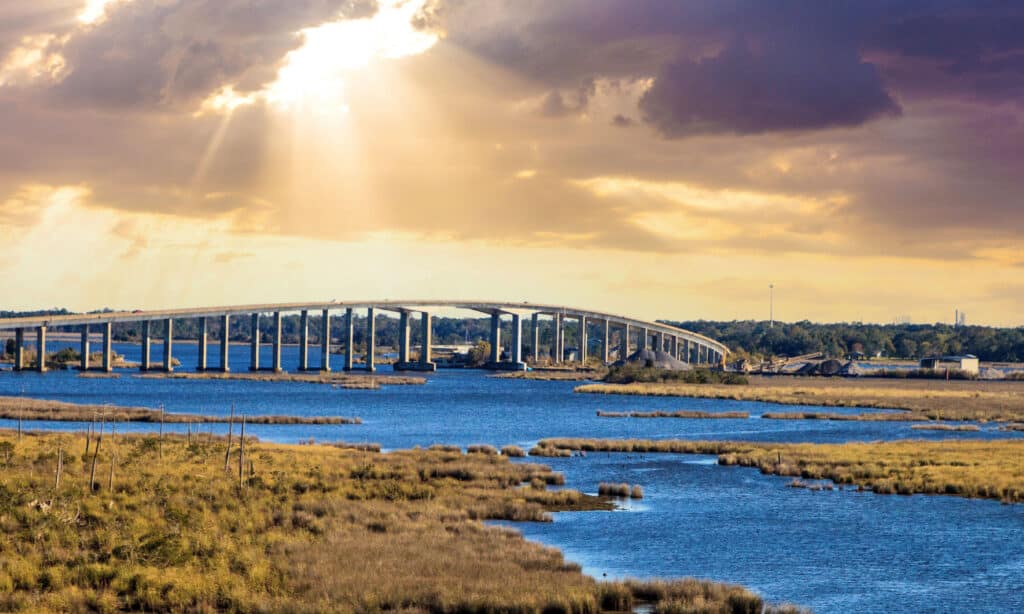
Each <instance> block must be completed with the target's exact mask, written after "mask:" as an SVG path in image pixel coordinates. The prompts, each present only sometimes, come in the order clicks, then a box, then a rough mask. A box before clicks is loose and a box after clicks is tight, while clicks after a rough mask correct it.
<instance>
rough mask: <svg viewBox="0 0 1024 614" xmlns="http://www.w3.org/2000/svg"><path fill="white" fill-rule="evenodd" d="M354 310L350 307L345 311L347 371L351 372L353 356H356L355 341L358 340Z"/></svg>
mask: <svg viewBox="0 0 1024 614" xmlns="http://www.w3.org/2000/svg"><path fill="white" fill-rule="evenodd" d="M353 318H354V316H353V315H352V308H351V307H349V308H348V309H346V310H345V370H346V371H351V370H352V365H353V362H354V361H355V358H353V357H352V356H353V354H355V350H354V348H355V345H356V342H355V339H356V327H355V320H354V319H353Z"/></svg>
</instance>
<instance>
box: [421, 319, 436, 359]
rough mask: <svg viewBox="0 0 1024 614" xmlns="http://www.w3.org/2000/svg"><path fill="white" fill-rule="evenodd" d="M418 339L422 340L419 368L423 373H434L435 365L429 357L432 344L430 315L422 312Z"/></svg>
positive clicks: (432, 335)
mask: <svg viewBox="0 0 1024 614" xmlns="http://www.w3.org/2000/svg"><path fill="white" fill-rule="evenodd" d="M420 326H421V327H422V330H421V331H420V337H422V338H423V349H422V350H421V351H420V368H421V369H422V370H423V371H434V370H436V369H437V365H435V364H434V361H433V360H432V358H433V356H431V350H430V346H431V345H432V344H433V343H434V329H433V326H432V323H431V318H430V314H429V313H427V312H426V311H424V312H423V313H422V314H421V315H420Z"/></svg>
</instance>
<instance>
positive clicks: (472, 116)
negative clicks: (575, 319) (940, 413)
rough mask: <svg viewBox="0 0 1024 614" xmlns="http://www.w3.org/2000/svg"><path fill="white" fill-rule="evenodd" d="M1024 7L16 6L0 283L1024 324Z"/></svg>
mask: <svg viewBox="0 0 1024 614" xmlns="http://www.w3.org/2000/svg"><path fill="white" fill-rule="evenodd" d="M1022 33H1024V5H1021V4H1020V3H1007V2H977V1H973V2H947V1H943V0H928V1H916V0H905V1H900V2H876V1H872V0H864V1H862V2H849V3H832V2H817V1H813V0H808V1H806V2H796V1H786V0H783V1H780V2H761V1H759V0H750V1H736V0H720V1H717V2H706V1H703V0H701V1H691V0H672V1H666V0H559V1H558V2H551V1H550V0H88V1H86V0H34V1H33V2H4V3H2V4H0V237H2V241H3V244H4V249H3V257H2V258H0V289H2V294H3V299H2V301H0V308H2V309H36V308H46V307H55V306H57V307H67V308H69V309H74V310H89V309H98V308H103V307H112V308H125V309H134V308H143V309H145V308H163V307H189V306H202V305H221V304H238V303H265V302H284V301H302V300H311V301H313V300H331V299H336V300H346V299H353V300H364V299H375V298H381V299H383V298H391V299H399V298H404V297H408V298H426V299H431V298H438V299H442V298H448V299H454V298H473V299H476V298H481V299H493V300H509V301H523V300H530V301H534V302H543V303H561V304H567V305H573V306H579V307H586V308H591V309H595V310H603V311H610V312H616V313H624V314H629V315H632V316H635V317H641V318H650V319H654V318H659V319H671V320H687V319H767V317H768V311H769V284H773V285H774V287H775V290H774V297H775V298H774V311H775V317H776V318H777V319H781V320H788V321H796V320H803V319H809V320H815V321H827V322H834V321H870V322H893V321H895V320H900V321H903V320H908V319H909V320H911V321H914V322H936V321H945V322H951V321H952V320H953V317H954V310H956V309H959V310H961V311H963V312H966V313H967V319H968V322H969V323H976V324H992V325H1001V326H1020V325H1024V309H1022V308H1021V307H1022V306H1024V241H1022V234H1024V34H1022Z"/></svg>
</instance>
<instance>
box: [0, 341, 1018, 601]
mask: <svg viewBox="0 0 1024 614" xmlns="http://www.w3.org/2000/svg"><path fill="white" fill-rule="evenodd" d="M69 345H70V344H69ZM59 347H60V344H56V343H51V345H50V349H51V351H52V350H55V349H58V348H59ZM115 350H116V351H117V352H119V353H121V354H125V355H126V357H127V358H128V359H129V360H137V359H138V347H137V346H133V345H120V344H118V345H116V346H115ZM196 350H197V346H195V345H194V344H192V345H190V344H176V345H175V347H174V355H175V357H177V358H179V359H180V360H182V362H183V365H182V367H180V368H179V369H178V370H182V371H184V370H190V369H191V368H192V367H194V366H195V364H196ZM218 351H219V348H218V347H211V348H210V364H211V365H217V364H218V357H217V354H218ZM265 351H266V355H265V356H264V357H263V358H262V359H261V360H262V361H264V364H268V365H269V364H270V363H269V361H270V353H269V352H270V350H269V348H267V349H266V350H265ZM153 352H154V354H153V355H154V358H157V357H160V356H161V355H162V354H161V348H160V347H159V345H155V346H154V348H153ZM283 353H284V357H283V363H284V366H285V368H286V369H294V368H296V367H297V365H298V349H297V348H295V347H287V346H286V347H285V348H284V350H283ZM310 358H311V362H312V363H313V366H317V365H318V364H319V351H311V352H310ZM342 358H343V357H332V362H333V364H334V365H335V366H340V365H341V364H342ZM230 363H231V367H232V370H234V371H243V370H246V369H247V368H248V366H249V348H248V347H247V346H232V348H231V357H230ZM381 372H382V373H387V372H388V368H387V367H382V368H381ZM134 374H135V371H133V370H122V371H120V377H119V378H117V379H91V378H79V377H77V373H75V372H70V371H69V372H52V373H49V374H46V375H45V376H40V375H38V374H34V373H20V374H16V373H11V372H4V373H0V395H18V394H24V395H25V396H28V397H37V398H50V399H58V400H65V401H70V402H78V403H100V404H102V403H112V404H119V405H131V406H144V407H153V408H156V407H160V406H163V407H165V408H166V409H167V410H168V411H172V412H174V411H180V412H197V413H198V412H201V413H208V414H219V415H223V414H226V413H228V412H229V411H230V408H231V405H232V403H234V404H235V405H236V407H237V409H238V410H239V411H241V412H244V413H246V414H249V415H254V414H293V415H342V416H359V417H360V418H362V420H363V424H362V425H331V426H308V425H252V426H251V432H252V433H253V434H254V435H257V436H259V437H261V438H264V439H268V440H274V441H283V442H294V441H298V440H304V439H308V438H310V437H312V438H315V439H316V440H318V441H338V440H344V441H357V442H366V441H371V442H378V443H381V444H382V445H383V446H384V447H385V448H386V449H396V448H406V447H411V446H414V445H422V446H425V445H430V444H432V443H453V444H458V445H463V446H465V445H468V444H471V443H490V444H494V445H504V444H518V445H521V446H524V447H528V446H531V445H532V444H533V443H535V442H536V441H537V440H538V439H541V438H544V437H558V436H566V437H609V438H623V437H640V438H652V439H661V438H688V439H732V440H751V441H786V442H794V441H810V442H843V441H871V440H891V439H909V438H914V439H947V438H1006V437H1021V436H1024V433H999V432H996V431H995V430H994V429H993V428H992V427H991V426H987V425H981V426H982V430H981V431H979V432H962V433H961V432H957V433H950V432H936V431H913V430H911V429H910V426H909V424H906V423H886V422H853V421H851V422H828V421H818V420H794V421H789V420H763V419H760V418H759V417H758V416H760V414H761V413H763V412H765V411H785V410H786V409H787V408H786V407H780V406H778V405H766V404H762V403H751V402H737V401H717V400H699V399H679V398H656V397H649V398H648V397H626V396H605V395H582V394H574V393H573V392H572V389H573V388H574V387H575V386H576V383H574V382H536V381H526V380H506V379H494V378H489V377H486V376H484V375H483V374H481V373H479V372H475V371H459V370H455V371H441V372H439V373H437V374H433V375H429V376H428V383H427V384H425V385H422V386H388V387H384V388H382V389H380V390H372V391H368V390H344V389H339V388H334V387H332V386H328V385H314V384H299V383H273V382H244V381H231V380H223V381H219V380H207V381H202V380H199V381H182V380H162V379H142V378H137V377H134V376H133V375H134ZM680 409H700V410H705V411H735V410H740V411H747V412H750V414H751V416H752V418H751V419H748V420H683V419H628V418H627V419H624V418H598V417H597V416H596V411H597V410H609V411H626V410H640V411H651V410H680ZM788 409H791V410H797V409H799V410H808V409H813V408H788ZM827 410H828V411H851V412H857V411H861V410H843V409H835V408H827ZM12 425H13V424H12V422H11V421H0V427H10V426H12ZM24 426H25V428H41V429H68V428H72V429H73V428H81V427H82V425H79V424H74V423H43V422H26V423H25V425H24ZM117 428H118V430H119V431H123V430H143V431H148V430H152V427H151V426H150V425H145V424H134V425H132V424H119V425H118V426H117ZM166 428H167V429H168V430H173V429H175V428H177V429H183V428H185V427H184V426H183V425H167V427H166ZM202 428H203V429H207V428H212V429H213V430H214V432H223V431H225V430H226V425H212V426H207V425H203V427H202ZM247 432H250V427H247ZM528 460H529V459H528ZM543 462H545V463H547V464H550V465H552V466H553V467H554V468H555V469H556V470H558V471H562V472H564V473H565V475H566V478H567V482H568V485H569V486H570V487H574V488H578V489H580V490H583V491H588V492H593V491H595V490H596V487H597V484H598V482H601V481H622V482H629V483H631V484H641V485H642V486H643V487H644V490H645V498H644V499H643V500H641V501H639V502H635V503H631V504H626V505H625V506H624V509H623V510H621V511H617V512H611V513H608V512H588V513H567V514H557V515H556V519H555V522H553V523H549V524H530V523H527V524H517V525H515V526H516V527H517V528H518V529H519V530H521V531H522V532H523V533H524V534H525V535H526V536H527V537H529V538H531V539H536V540H538V541H542V542H544V543H547V544H550V545H553V546H556V547H558V548H560V549H561V550H562V551H563V552H565V554H566V556H567V558H569V559H570V560H574V561H577V562H579V563H580V564H582V565H583V567H584V571H586V572H587V573H590V574H592V575H594V576H596V577H602V576H603V575H605V574H607V576H609V577H625V576H639V577H648V576H658V577H674V576H683V575H689V576H698V577H705V578H712V579H715V580H722V581H731V582H737V583H741V584H743V585H746V586H749V587H752V588H754V589H756V590H758V591H759V592H761V593H762V594H763V595H764V596H765V597H767V598H768V599H769V600H771V601H791V602H796V603H800V604H803V605H807V606H810V607H813V608H814V609H815V610H816V611H819V612H848V611H884V612H922V611H944V612H945V611H989V612H997V611H999V612H1003V611H1024V593H1022V592H1021V590H1020V589H1021V588H1022V587H1024V506H1021V505H1014V506H1005V505H1000V504H998V503H996V502H992V501H971V500H966V499H958V498H954V497H925V496H913V497H901V496H884V495H874V494H871V493H856V492H853V491H849V490H846V491H841V492H840V491H834V492H828V491H824V492H812V491H807V490H800V489H791V488H787V487H786V486H785V484H786V482H787V481H788V479H784V478H776V477H770V476H762V475H760V473H759V472H757V471H756V470H753V469H747V468H738V467H720V466H718V465H717V464H715V462H714V459H713V458H710V457H703V456H686V455H624V454H590V455H588V456H587V457H585V458H579V457H575V458H571V459H543Z"/></svg>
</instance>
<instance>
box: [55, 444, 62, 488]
mask: <svg viewBox="0 0 1024 614" xmlns="http://www.w3.org/2000/svg"><path fill="white" fill-rule="evenodd" d="M62 471H64V449H63V448H61V447H60V446H57V477H56V478H54V480H53V489H54V490H58V489H59V488H60V474H61V472H62Z"/></svg>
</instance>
